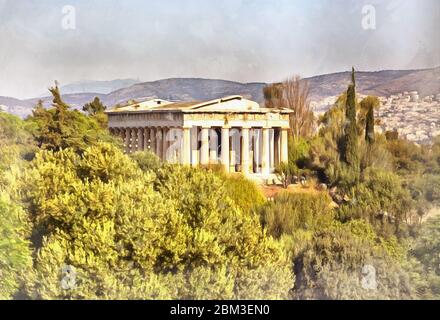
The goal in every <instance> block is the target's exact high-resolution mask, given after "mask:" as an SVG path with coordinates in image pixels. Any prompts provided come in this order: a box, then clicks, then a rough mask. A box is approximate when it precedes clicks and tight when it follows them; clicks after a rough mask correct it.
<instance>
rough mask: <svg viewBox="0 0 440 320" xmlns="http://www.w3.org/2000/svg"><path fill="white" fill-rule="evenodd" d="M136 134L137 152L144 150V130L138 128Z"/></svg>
mask: <svg viewBox="0 0 440 320" xmlns="http://www.w3.org/2000/svg"><path fill="white" fill-rule="evenodd" d="M137 132H138V136H137V145H138V150H139V151H143V150H144V129H143V128H138V129H137Z"/></svg>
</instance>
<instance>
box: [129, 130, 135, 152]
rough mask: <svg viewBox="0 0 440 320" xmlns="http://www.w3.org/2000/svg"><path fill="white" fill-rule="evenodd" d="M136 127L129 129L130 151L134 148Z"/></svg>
mask: <svg viewBox="0 0 440 320" xmlns="http://www.w3.org/2000/svg"><path fill="white" fill-rule="evenodd" d="M136 140H137V138H136V129H135V128H131V129H130V153H131V152H133V151H135V150H136Z"/></svg>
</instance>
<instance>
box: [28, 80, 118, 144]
mask: <svg viewBox="0 0 440 320" xmlns="http://www.w3.org/2000/svg"><path fill="white" fill-rule="evenodd" d="M49 91H50V92H51V93H52V96H53V103H52V108H51V109H49V110H46V109H45V108H44V107H43V106H42V104H41V103H40V104H38V105H37V106H36V108H35V109H34V111H33V114H32V116H31V117H29V118H28V119H27V121H28V122H29V123H30V126H32V127H33V128H34V130H33V135H34V138H35V140H36V141H37V143H38V146H39V147H40V148H41V149H46V150H53V151H59V150H62V149H66V148H74V149H75V150H77V152H81V151H82V150H84V149H85V148H86V147H87V146H89V145H91V144H94V143H96V142H97V141H112V142H114V143H116V140H115V138H113V137H111V136H110V135H109V133H108V132H107V130H106V129H104V128H103V127H102V125H101V124H100V123H99V122H98V121H97V120H96V119H95V118H93V117H87V116H86V115H84V114H82V113H80V112H79V111H77V110H70V107H69V106H68V105H67V104H66V103H65V102H64V101H63V99H62V97H61V94H60V91H59V89H58V86H57V85H55V87H52V88H50V89H49ZM104 116H105V115H104Z"/></svg>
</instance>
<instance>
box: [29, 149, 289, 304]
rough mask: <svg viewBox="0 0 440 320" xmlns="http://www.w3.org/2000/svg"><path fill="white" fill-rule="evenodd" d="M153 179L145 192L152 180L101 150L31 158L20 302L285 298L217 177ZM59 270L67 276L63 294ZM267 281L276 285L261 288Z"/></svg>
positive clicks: (162, 173)
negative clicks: (29, 250) (31, 253)
mask: <svg viewBox="0 0 440 320" xmlns="http://www.w3.org/2000/svg"><path fill="white" fill-rule="evenodd" d="M158 176H159V177H160V180H158V181H157V182H156V183H157V184H156V188H157V189H156V190H155V189H153V185H154V184H153V179H155V176H154V175H151V174H149V173H148V172H147V173H144V172H143V171H142V170H141V169H140V168H139V167H138V166H137V164H136V163H135V162H134V161H133V160H131V159H130V157H129V156H127V155H124V154H123V153H122V152H121V151H119V150H118V149H117V148H116V147H114V146H111V145H109V144H106V143H98V144H97V145H95V146H91V147H89V148H87V149H85V150H84V151H83V152H82V154H81V155H79V154H77V153H76V152H75V150H74V149H66V150H63V151H59V152H52V151H43V152H40V153H38V154H37V156H36V158H35V159H34V160H33V161H32V162H31V163H30V167H29V169H27V170H26V172H25V177H26V181H27V184H26V186H25V187H24V189H25V190H26V192H25V201H26V205H27V207H28V208H29V211H30V214H31V216H32V220H33V222H34V224H35V230H34V236H33V241H34V246H35V247H36V249H37V252H36V258H35V261H34V266H35V267H34V268H35V277H34V278H32V279H30V280H29V281H28V283H27V286H26V289H27V292H28V294H29V296H30V297H32V298H42V299H65V298H69V299H70V298H72V299H115V298H119V299H121V298H133V299H148V298H186V299H192V298H196V297H202V296H203V297H211V298H236V297H243V298H244V297H251V296H255V297H265V298H283V297H286V296H287V293H288V290H289V288H290V287H291V285H292V275H291V271H290V265H289V262H288V261H287V259H286V257H285V256H284V254H283V252H282V250H281V247H280V246H279V244H277V243H276V242H274V241H273V240H272V239H271V238H270V237H268V236H266V235H265V233H264V232H263V230H262V229H261V226H260V225H259V222H258V218H257V217H256V215H255V214H251V213H242V211H241V210H240V209H239V208H237V206H236V205H235V203H234V202H233V201H232V200H231V199H230V198H229V197H228V196H227V193H226V192H225V189H224V186H223V182H222V180H221V179H220V178H219V177H218V176H216V175H215V174H213V173H209V172H206V171H205V170H198V169H192V168H189V167H181V166H164V167H163V168H161V169H159V170H158ZM66 265H67V266H71V267H73V268H74V270H75V273H76V284H75V285H74V287H72V288H67V289H66V288H64V287H63V286H62V283H63V282H62V281H63V279H64V277H65V274H63V269H64V268H65V267H66ZM276 270H278V271H276ZM274 272H275V274H276V275H277V277H280V278H279V279H275V278H273V277H271V276H273V274H274ZM276 272H278V273H276ZM251 279H255V280H258V281H257V282H255V281H254V280H251ZM286 280H287V281H286ZM270 281H275V282H274V283H276V284H279V286H278V285H277V286H276V287H272V289H270V290H268V289H267V288H268V286H269V285H270Z"/></svg>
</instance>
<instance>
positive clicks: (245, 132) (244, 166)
mask: <svg viewBox="0 0 440 320" xmlns="http://www.w3.org/2000/svg"><path fill="white" fill-rule="evenodd" d="M241 172H242V173H243V174H249V128H247V127H243V128H241Z"/></svg>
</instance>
